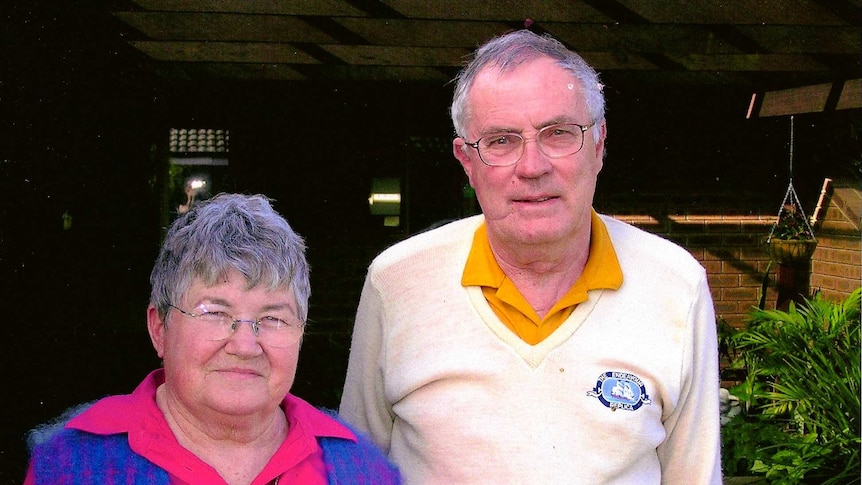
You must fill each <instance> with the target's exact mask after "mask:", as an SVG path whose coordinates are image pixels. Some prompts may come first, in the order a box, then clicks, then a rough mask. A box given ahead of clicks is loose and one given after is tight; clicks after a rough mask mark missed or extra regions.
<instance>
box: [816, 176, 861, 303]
mask: <svg viewBox="0 0 862 485" xmlns="http://www.w3.org/2000/svg"><path fill="white" fill-rule="evenodd" d="M860 212H862V191H860V189H859V188H858V187H853V186H850V185H838V186H836V187H835V189H834V192H833V193H832V194H831V197H830V198H829V200H828V204H827V207H826V210H825V215H824V217H823V218H822V221H823V222H822V224H821V225H819V227H817V228H816V230H817V233H816V234H817V241H818V242H817V249H816V250H815V251H814V256H813V258H812V261H811V288H812V289H819V290H820V291H821V292H822V293H823V295H824V296H826V297H827V298H832V299H840V298H845V297H846V296H847V295H848V294H849V293H850V292H851V291H853V290H854V289H856V288H858V287H859V286H860V281H862V235H860V234H862V233H860V217H859V216H860Z"/></svg>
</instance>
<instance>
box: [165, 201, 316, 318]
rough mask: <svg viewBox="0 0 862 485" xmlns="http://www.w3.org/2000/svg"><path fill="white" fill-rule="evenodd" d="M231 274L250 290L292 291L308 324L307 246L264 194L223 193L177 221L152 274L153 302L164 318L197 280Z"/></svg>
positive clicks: (207, 282)
mask: <svg viewBox="0 0 862 485" xmlns="http://www.w3.org/2000/svg"><path fill="white" fill-rule="evenodd" d="M233 270H235V271H237V272H239V273H240V274H241V275H243V276H244V277H245V280H246V282H247V283H248V288H254V287H256V286H258V285H263V286H264V287H266V288H268V289H271V290H274V289H287V290H293V294H294V296H295V297H296V303H297V306H298V308H297V310H298V313H299V314H298V315H297V316H298V317H299V318H300V319H302V320H303V321H305V320H307V317H308V299H309V297H310V295H311V286H310V284H309V277H308V272H309V270H308V262H307V261H306V259H305V242H304V241H303V239H302V238H301V237H300V236H299V235H298V234H296V233H295V232H294V231H293V229H291V227H290V225H289V224H288V223H287V221H286V220H285V219H284V218H283V217H282V216H281V215H279V214H278V213H277V212H276V211H275V210H274V209H273V208H272V205H271V204H270V199H269V198H267V197H265V196H262V195H240V194H219V195H217V196H215V197H213V198H212V199H209V200H207V201H204V202H201V203H199V204H198V205H195V206H193V207H192V208H191V210H189V211H188V212H187V213H185V214H183V215H182V216H181V217H180V218H179V219H177V220H176V221H174V223H173V224H171V226H170V228H169V229H168V233H167V235H166V236H165V242H164V244H163V245H162V248H161V251H160V252H159V256H158V258H156V262H155V265H154V266H153V271H152V273H151V274H150V284H151V285H152V291H151V293H150V304H151V305H153V306H154V307H155V308H156V309H157V310H158V312H159V314H160V315H161V316H162V318H164V317H165V315H166V314H167V312H168V306H169V305H176V304H179V301H180V299H181V298H182V297H183V296H184V295H185V293H186V292H187V291H188V289H189V287H190V286H191V284H192V281H193V280H194V279H195V278H200V279H201V281H203V283H204V284H205V285H213V284H215V283H217V282H218V281H219V279H221V278H224V277H225V276H226V275H227V274H228V273H230V272H231V271H233Z"/></svg>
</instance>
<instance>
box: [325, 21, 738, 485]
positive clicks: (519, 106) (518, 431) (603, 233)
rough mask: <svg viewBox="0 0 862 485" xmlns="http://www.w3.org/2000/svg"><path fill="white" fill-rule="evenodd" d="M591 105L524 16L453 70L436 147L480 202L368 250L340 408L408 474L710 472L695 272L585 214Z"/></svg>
mask: <svg viewBox="0 0 862 485" xmlns="http://www.w3.org/2000/svg"><path fill="white" fill-rule="evenodd" d="M604 102H605V101H604V97H603V94H602V89H601V85H600V83H599V79H598V76H597V74H596V73H595V71H594V70H593V69H592V68H591V67H590V66H589V65H587V64H586V63H585V62H584V60H583V59H582V58H581V57H579V56H578V55H577V54H575V53H573V52H571V51H569V50H568V49H566V48H565V47H564V46H563V45H561V44H560V43H559V42H557V41H555V40H554V39H551V38H550V37H542V36H538V35H535V34H533V33H531V32H528V31H518V32H513V33H510V34H508V35H504V36H502V37H499V38H496V39H493V40H492V41H490V42H489V43H487V44H486V45H484V46H482V47H481V48H480V49H479V50H478V51H477V52H476V55H475V58H474V59H473V60H472V61H471V62H470V63H469V64H468V65H467V66H466V68H465V69H464V71H462V73H461V74H460V75H459V77H458V79H457V85H456V88H455V95H454V100H453V103H452V121H453V123H454V126H455V131H456V135H457V138H455V140H454V142H453V152H454V155H455V157H456V158H457V159H458V161H459V162H460V163H461V165H462V166H463V168H464V171H465V172H466V174H467V177H468V179H469V181H470V184H471V185H472V186H473V188H474V189H475V191H476V195H477V198H478V201H479V204H480V205H481V207H482V212H483V214H482V215H480V216H475V217H471V218H468V219H464V220H461V221H457V222H454V223H451V224H448V225H446V226H443V227H441V228H437V229H435V230H432V231H429V232H426V233H423V234H421V235H418V236H415V237H413V238H411V239H409V240H407V241H404V242H402V243H399V244H397V245H395V246H393V247H392V248H389V249H388V250H386V251H385V252H383V253H382V254H381V255H380V256H378V257H377V258H376V259H375V261H374V262H373V263H372V265H371V267H370V269H369V272H368V276H367V278H366V282H365V285H364V288H363V293H362V297H361V301H360V304H359V309H358V313H357V316H356V325H355V329H354V336H353V345H352V348H351V354H350V360H349V366H348V372H347V379H346V384H345V388H344V394H343V398H342V401H341V407H340V413H341V415H342V416H343V417H344V418H345V419H346V420H347V421H348V422H351V423H353V424H354V425H356V426H358V427H359V429H361V430H364V431H366V432H368V433H370V435H371V437H372V438H373V439H374V440H375V441H376V442H377V444H379V445H380V446H382V447H383V448H384V449H385V450H387V451H388V453H389V457H390V458H391V459H392V460H393V461H394V462H395V463H396V464H397V465H398V466H399V467H400V468H401V471H402V473H403V475H404V479H405V483H408V484H459V485H465V484H489V483H493V484H502V483H506V484H510V483H513V484H522V483H535V484H543V485H545V484H567V485H570V484H579V483H583V484H601V483H615V484H622V483H625V484H637V485H643V484H653V483H654V484H658V483H665V484H667V483H674V484H710V483H720V481H721V477H720V457H719V449H720V445H719V422H718V420H719V412H718V401H719V399H718V387H719V381H718V359H717V345H716V336H715V317H714V313H713V306H712V301H711V298H710V292H709V288H708V286H707V281H706V274H705V271H704V270H703V268H702V267H701V266H700V265H699V264H698V263H697V261H695V260H694V259H693V258H692V257H691V256H690V255H689V254H688V253H687V252H686V251H685V250H684V249H682V248H680V247H678V246H676V245H674V244H671V243H670V242H667V241H665V240H663V239H661V238H659V237H657V236H654V235H650V234H648V233H645V232H643V231H640V230H638V229H636V228H633V227H631V226H628V225H626V224H623V223H621V222H619V221H617V220H615V219H612V218H610V217H606V216H602V215H599V214H597V213H596V212H595V211H594V210H593V208H592V200H593V194H594V189H595V186H596V178H597V175H598V173H599V171H600V170H601V168H602V161H603V155H604V144H605V139H606V135H607V125H606V121H605V118H604Z"/></svg>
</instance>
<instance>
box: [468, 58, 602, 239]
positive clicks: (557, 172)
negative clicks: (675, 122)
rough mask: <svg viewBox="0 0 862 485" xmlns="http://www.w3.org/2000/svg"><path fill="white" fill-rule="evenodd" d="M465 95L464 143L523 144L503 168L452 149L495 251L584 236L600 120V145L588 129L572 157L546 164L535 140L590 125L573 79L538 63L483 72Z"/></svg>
mask: <svg viewBox="0 0 862 485" xmlns="http://www.w3.org/2000/svg"><path fill="white" fill-rule="evenodd" d="M469 94H470V96H469V103H470V106H469V113H470V114H471V116H470V117H469V119H468V120H467V124H466V127H467V134H466V136H467V137H469V139H468V140H466V141H469V142H473V141H475V140H477V139H479V138H480V137H482V136H485V135H487V134H491V133H500V132H513V133H518V134H520V135H521V136H523V137H524V138H525V140H526V146H525V150H524V155H523V157H522V158H521V160H520V161H519V162H518V163H517V164H515V165H512V166H508V167H489V166H487V165H485V164H484V163H482V161H481V160H480V158H479V155H478V153H477V151H476V150H475V149H474V148H472V147H470V146H467V145H465V140H464V139H461V138H456V139H455V140H454V142H453V151H454V154H455V157H456V158H457V159H458V160H459V161H460V162H461V165H462V166H463V167H464V171H465V172H466V173H467V177H468V178H469V180H470V185H472V186H473V188H474V189H475V191H476V196H477V198H478V200H479V204H480V205H481V206H482V212H483V213H484V215H485V219H486V221H487V226H488V236H489V238H490V239H491V241H492V245H493V244H494V243H495V242H496V243H497V244H503V245H523V244H528V245H548V244H554V243H559V242H564V241H566V240H569V239H570V238H572V236H573V235H575V234H577V233H579V232H582V231H587V232H588V231H589V226H590V211H591V208H592V200H593V194H594V192H595V186H596V178H597V176H598V173H599V171H600V170H601V168H602V152H603V150H604V138H605V126H604V120H599V130H600V133H601V136H600V138H599V140H598V141H595V140H594V138H593V131H592V129H591V130H588V131H587V132H586V133H584V145H583V147H582V148H581V150H580V151H579V152H578V153H575V154H574V155H569V156H566V157H563V158H549V157H547V156H545V155H544V154H543V153H542V152H541V151H539V149H538V147H537V145H536V141H535V136H536V132H537V131H538V130H540V129H542V128H543V127H545V126H548V125H552V124H556V123H576V124H579V125H589V124H591V123H593V122H594V121H595V120H592V119H590V115H589V113H588V110H587V107H586V103H585V101H584V96H583V93H582V89H581V87H580V84H579V82H578V81H577V80H576V79H575V78H574V76H572V75H571V74H570V73H569V72H568V71H566V70H565V69H563V68H561V67H559V66H557V65H556V64H555V62H554V61H553V60H551V59H548V58H540V59H537V60H533V61H530V62H528V63H525V64H523V65H521V66H519V67H517V68H516V69H514V70H512V71H509V72H506V73H503V74H501V73H499V71H497V69H496V68H495V67H491V68H485V69H484V70H482V71H480V73H479V75H478V76H477V77H476V79H475V82H474V84H473V86H472V88H471V89H470V93H469Z"/></svg>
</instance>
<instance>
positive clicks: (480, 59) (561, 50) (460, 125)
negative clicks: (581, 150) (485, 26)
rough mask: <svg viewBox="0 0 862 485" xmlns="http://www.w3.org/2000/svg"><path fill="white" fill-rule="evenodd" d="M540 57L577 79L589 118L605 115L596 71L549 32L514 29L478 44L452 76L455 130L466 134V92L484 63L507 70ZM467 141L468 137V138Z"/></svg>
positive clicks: (596, 132)
mask: <svg viewBox="0 0 862 485" xmlns="http://www.w3.org/2000/svg"><path fill="white" fill-rule="evenodd" d="M541 57H550V58H551V59H554V60H556V61H557V64H558V65H559V66H560V67H562V68H563V69H566V70H568V71H569V72H571V73H572V75H573V76H574V77H575V79H577V80H578V81H579V82H580V84H581V88H582V89H583V92H584V97H585V98H586V104H587V110H588V111H589V114H590V117H591V120H590V121H591V122H598V121H601V120H603V119H604V117H605V96H604V93H603V91H602V84H601V82H600V81H599V75H598V73H596V71H595V69H593V68H592V67H591V66H590V65H589V64H587V62H586V61H584V59H583V58H582V57H581V56H579V55H578V54H576V53H575V52H572V51H571V50H569V49H568V48H566V46H564V45H563V44H562V43H560V42H559V41H558V40H556V39H554V38H553V37H551V36H549V35H543V36H541V35H537V34H535V33H533V32H530V31H529V30H517V31H514V32H511V33H508V34H505V35H502V36H500V37H496V38H494V39H491V40H490V41H488V42H487V43H485V44H484V45H482V46H481V47H479V48H478V49H477V50H476V52H475V54H474V56H473V58H472V60H470V61H469V62H468V63H467V65H466V66H465V67H464V69H463V70H462V71H461V72H460V73H458V76H457V77H456V78H455V82H456V84H455V94H454V96H453V98H452V108H451V115H452V124H453V126H454V127H455V134H456V135H457V136H459V137H461V138H466V136H467V131H466V125H467V119H468V118H469V117H470V116H471V113H470V100H469V92H470V88H471V87H472V86H473V82H474V81H475V80H476V75H477V74H478V73H479V71H481V70H482V69H483V68H485V67H486V66H495V67H496V68H497V69H498V70H499V72H501V73H504V72H507V71H511V70H513V69H515V68H517V67H518V66H520V65H521V64H523V63H525V62H527V61H532V60H535V59H538V58H541ZM597 126H598V123H596V127H594V128H593V137H594V138H595V139H596V140H598V137H599V133H600V131H599V128H598V127H597ZM468 141H469V140H468Z"/></svg>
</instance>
